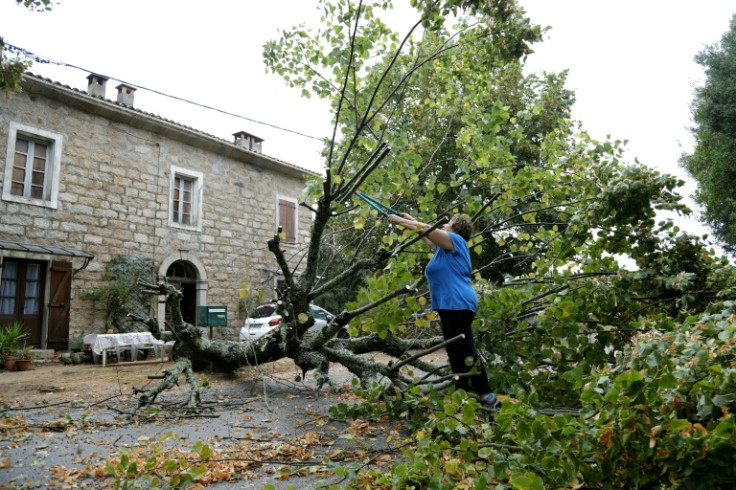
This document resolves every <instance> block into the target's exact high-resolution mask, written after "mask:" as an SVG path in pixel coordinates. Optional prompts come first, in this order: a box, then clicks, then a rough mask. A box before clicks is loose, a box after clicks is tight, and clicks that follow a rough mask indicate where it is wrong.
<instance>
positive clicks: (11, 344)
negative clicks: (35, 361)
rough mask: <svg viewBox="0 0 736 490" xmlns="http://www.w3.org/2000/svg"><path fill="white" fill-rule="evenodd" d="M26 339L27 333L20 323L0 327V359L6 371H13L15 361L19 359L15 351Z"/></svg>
mask: <svg viewBox="0 0 736 490" xmlns="http://www.w3.org/2000/svg"><path fill="white" fill-rule="evenodd" d="M26 338H28V332H26V330H25V328H24V327H23V323H21V322H13V323H11V324H9V325H5V326H4V327H0V358H2V360H3V363H4V364H5V370H6V371H12V370H14V369H15V361H16V359H18V357H19V356H18V355H17V354H16V351H17V350H18V349H19V348H20V345H21V342H23V341H24V340H25V339H26Z"/></svg>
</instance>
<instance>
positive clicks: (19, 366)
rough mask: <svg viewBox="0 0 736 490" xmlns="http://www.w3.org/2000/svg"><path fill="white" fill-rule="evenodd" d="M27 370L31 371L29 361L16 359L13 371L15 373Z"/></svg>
mask: <svg viewBox="0 0 736 490" xmlns="http://www.w3.org/2000/svg"><path fill="white" fill-rule="evenodd" d="M29 369H31V360H30V359H16V360H15V370H16V371H28V370H29Z"/></svg>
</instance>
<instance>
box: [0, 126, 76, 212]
mask: <svg viewBox="0 0 736 490" xmlns="http://www.w3.org/2000/svg"><path fill="white" fill-rule="evenodd" d="M61 144H62V136H61V135H60V134H56V133H51V132H49V131H44V130H41V129H36V128H32V127H29V126H24V125H22V124H17V123H13V122H11V123H10V131H9V132H8V153H7V157H6V160H5V178H4V180H3V195H2V198H3V200H5V201H15V202H20V203H24V204H32V205H34V206H44V207H49V208H54V209H56V207H57V200H58V195H59V169H60V167H61Z"/></svg>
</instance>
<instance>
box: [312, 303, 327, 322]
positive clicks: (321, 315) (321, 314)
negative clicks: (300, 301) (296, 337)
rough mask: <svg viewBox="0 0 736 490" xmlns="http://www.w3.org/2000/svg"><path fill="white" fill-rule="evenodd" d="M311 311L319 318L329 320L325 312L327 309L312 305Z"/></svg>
mask: <svg viewBox="0 0 736 490" xmlns="http://www.w3.org/2000/svg"><path fill="white" fill-rule="evenodd" d="M309 312H310V313H311V314H312V316H313V317H314V318H316V319H317V320H327V315H326V314H325V310H323V309H322V308H317V307H316V306H312V305H310V306H309Z"/></svg>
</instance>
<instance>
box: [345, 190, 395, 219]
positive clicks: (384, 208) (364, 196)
mask: <svg viewBox="0 0 736 490" xmlns="http://www.w3.org/2000/svg"><path fill="white" fill-rule="evenodd" d="M355 195H356V196H358V197H359V198H361V199H362V200H364V201H365V202H367V203H368V204H369V205H370V206H371V207H372V208H373V209H375V210H376V211H378V212H379V213H381V214H383V215H385V216H387V215H388V213H386V211H389V212H391V213H392V214H398V215H399V216H401V214H402V213H400V212H399V211H396V210H395V209H393V208H391V207H389V206H386V205H385V204H383V203H382V202H380V201H377V200H376V199H373V198H372V197H371V196H369V195H367V194H363V193H362V192H356V193H355Z"/></svg>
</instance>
